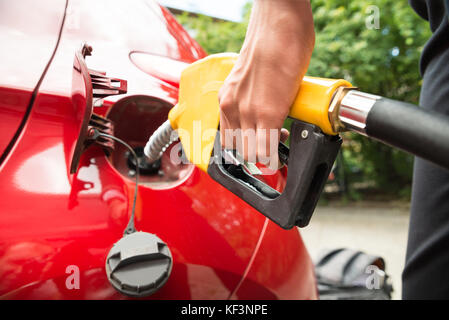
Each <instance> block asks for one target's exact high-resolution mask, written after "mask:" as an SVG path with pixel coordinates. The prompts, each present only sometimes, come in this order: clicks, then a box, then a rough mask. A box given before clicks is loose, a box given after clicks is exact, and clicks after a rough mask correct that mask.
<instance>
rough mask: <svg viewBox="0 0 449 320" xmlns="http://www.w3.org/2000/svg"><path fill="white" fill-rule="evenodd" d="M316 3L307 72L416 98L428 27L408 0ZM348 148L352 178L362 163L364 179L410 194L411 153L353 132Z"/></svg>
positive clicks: (384, 93)
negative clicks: (371, 25) (375, 18)
mask: <svg viewBox="0 0 449 320" xmlns="http://www.w3.org/2000/svg"><path fill="white" fill-rule="evenodd" d="M371 5H375V6H377V7H378V8H379V17H380V21H379V22H380V23H379V27H380V28H379V29H370V28H367V27H366V22H367V19H368V22H371V21H372V19H371V16H370V15H371V14H372V13H373V11H371V10H369V9H370V8H369V6H371ZM312 6H313V12H314V21H315V32H316V46H315V50H314V53H313V57H312V61H311V63H310V67H309V70H308V74H309V75H313V76H319V77H327V78H345V79H346V80H349V81H350V82H351V83H353V84H354V85H355V86H358V87H360V88H361V89H362V90H363V91H365V92H370V93H374V94H378V95H381V96H385V97H389V98H392V99H398V100H403V101H409V102H412V103H418V97H419V92H420V87H421V77H420V75H419V56H420V53H421V50H422V47H423V45H424V43H425V41H426V39H428V37H429V36H430V31H429V27H428V25H427V23H426V22H425V21H423V20H422V19H420V18H419V17H418V16H417V15H416V14H415V13H414V12H413V10H412V9H411V7H410V6H409V5H408V2H407V1H406V0H376V1H375V0H369V1H367V0H363V1H351V0H346V1H344V0H343V1H342V0H339V1H337V0H335V1H329V0H314V1H312ZM348 141H349V142H350V143H348ZM344 150H345V152H344V156H345V157H344V159H345V164H346V167H347V168H346V170H347V173H348V175H349V176H351V175H352V176H353V177H352V180H354V179H355V177H354V174H353V173H354V171H356V170H355V168H357V167H358V168H359V169H361V171H362V175H361V177H360V178H361V179H362V180H365V181H366V180H370V181H374V183H375V186H376V187H377V188H379V189H381V190H382V191H386V192H393V193H395V194H398V195H401V196H405V197H407V196H408V195H409V190H410V187H409V185H410V182H411V172H412V166H413V158H412V157H411V156H410V155H408V154H405V153H403V152H401V151H398V150H394V149H392V148H390V147H388V146H385V145H383V144H381V143H379V142H375V141H371V140H368V139H366V138H364V137H361V136H359V135H355V134H348V135H347V139H346V143H345V145H344Z"/></svg>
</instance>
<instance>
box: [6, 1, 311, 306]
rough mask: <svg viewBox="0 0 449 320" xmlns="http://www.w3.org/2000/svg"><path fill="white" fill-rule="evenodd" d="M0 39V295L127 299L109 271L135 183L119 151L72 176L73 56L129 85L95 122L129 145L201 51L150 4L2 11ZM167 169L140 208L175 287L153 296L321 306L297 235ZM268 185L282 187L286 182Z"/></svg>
mask: <svg viewBox="0 0 449 320" xmlns="http://www.w3.org/2000/svg"><path fill="white" fill-rule="evenodd" d="M0 39H1V40H2V49H1V50H0V156H1V158H0V160H1V163H0V298H2V299H127V298H128V297H126V296H124V295H122V294H120V293H119V292H117V291H116V290H115V289H114V288H113V287H112V286H111V285H110V284H109V282H108V279H107V276H106V273H105V260H106V256H107V254H108V252H109V250H110V248H111V247H112V245H113V244H114V243H115V242H116V241H118V240H119V239H120V238H121V237H122V234H123V230H124V228H125V226H126V224H127V221H128V218H129V214H130V205H131V204H132V201H131V200H132V197H133V192H134V180H133V178H132V177H130V176H129V175H128V174H127V170H128V169H127V168H126V166H125V165H124V163H125V162H124V161H123V158H124V156H125V150H124V149H123V148H121V147H120V146H118V145H116V148H115V150H114V151H113V152H112V154H111V155H110V156H107V155H106V154H105V152H104V151H103V150H102V149H101V148H100V147H98V146H91V147H90V148H88V149H87V150H86V151H85V152H84V153H83V154H82V156H81V160H80V163H79V169H78V171H77V172H76V173H75V174H71V173H70V161H71V158H72V156H73V152H74V147H75V144H76V141H77V139H78V134H79V128H80V125H81V122H82V115H83V114H84V112H85V110H84V109H83V108H86V106H85V105H82V104H79V103H76V102H75V101H74V99H72V92H73V88H74V86H75V87H76V83H72V72H73V61H74V56H75V52H76V51H77V50H79V48H80V45H81V43H82V42H83V41H85V42H87V43H88V44H89V45H91V46H92V47H93V52H92V56H91V57H88V58H87V65H88V67H89V68H92V69H95V70H102V71H105V72H107V75H108V76H112V77H117V78H120V79H125V80H127V82H128V90H127V93H126V94H122V95H116V96H111V97H107V98H105V99H97V100H96V101H94V107H93V109H94V110H93V111H94V112H95V113H97V114H100V115H104V116H106V117H107V118H110V119H112V120H113V122H114V124H115V134H116V135H117V136H118V137H120V138H122V139H123V140H125V141H127V142H128V143H129V144H131V145H133V146H137V145H142V144H144V142H146V140H147V139H148V137H149V136H150V134H151V133H152V131H154V130H155V129H156V128H157V127H158V126H159V125H160V124H161V123H162V122H163V121H164V120H165V119H166V116H167V112H168V110H169V109H170V107H171V106H173V105H174V104H175V103H176V101H177V94H178V80H179V74H180V72H181V70H182V68H183V67H184V66H185V65H186V64H187V63H191V62H193V61H195V60H197V59H199V58H202V57H204V56H205V52H204V51H203V50H202V49H201V47H200V46H199V45H198V44H197V43H196V42H195V41H194V40H192V39H191V38H190V37H189V35H188V34H187V33H186V31H185V30H184V29H183V28H182V27H181V26H180V25H179V24H178V23H177V22H176V20H175V19H174V18H173V16H172V15H171V14H170V13H169V12H168V11H167V10H166V9H164V8H163V7H160V6H159V5H158V4H156V3H155V2H153V1H150V0H149V1H109V0H108V1H106V0H103V1H87V0H81V1H68V4H67V3H65V2H64V1H56V0H54V1H53V0H45V1H44V0H43V1H32V0H26V1H25V0H23V1H4V2H1V4H0ZM58 39H59V41H58ZM164 159H165V160H164ZM164 159H163V161H165V164H163V169H164V171H165V174H164V175H163V176H161V177H155V178H154V177H148V178H145V177H143V178H142V183H141V184H140V185H139V196H138V200H137V206H136V228H137V229H138V230H142V231H146V232H150V233H154V234H156V235H157V236H158V237H160V238H161V239H163V240H164V241H165V242H166V243H167V244H168V246H169V248H170V250H171V252H172V255H173V269H172V272H171V275H170V277H169V279H168V281H167V283H166V284H165V285H164V286H163V287H162V288H161V289H160V290H159V291H158V292H157V293H155V294H154V295H152V296H150V297H149V298H151V299H314V298H317V290H316V283H315V277H314V272H313V264H312V262H311V260H310V257H309V255H308V252H307V250H306V248H305V246H304V244H303V242H302V239H301V236H300V234H299V232H298V230H297V229H296V228H294V229H292V230H289V231H286V230H283V229H281V228H280V227H278V226H276V225H275V224H274V223H272V222H270V221H268V220H267V219H266V218H265V217H264V216H263V215H261V214H259V213H258V212H257V211H256V210H254V209H253V208H252V207H250V206H248V205H247V204H246V203H244V202H243V201H242V200H240V199H239V198H238V197H236V196H234V195H233V194H232V193H231V192H229V191H227V190H226V189H225V188H223V187H222V186H220V185H219V184H217V183H216V182H214V181H213V180H212V179H210V178H209V177H208V176H207V175H206V174H205V173H204V172H202V171H200V170H198V169H197V168H196V167H194V166H192V165H183V166H182V167H177V166H176V165H175V164H172V163H170V161H169V160H167V158H164ZM268 182H269V183H270V184H271V185H272V186H273V187H276V188H278V189H281V188H282V187H283V184H284V183H285V172H280V173H279V174H277V175H276V176H273V177H270V179H269V181H268ZM74 268H75V269H74ZM73 270H76V272H78V271H79V272H78V274H77V275H78V276H79V285H78V286H76V287H75V288H74V287H73V286H68V285H67V281H68V278H69V277H70V276H71V275H74V274H75V273H73V272H74V271H73Z"/></svg>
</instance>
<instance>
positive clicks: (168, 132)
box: [144, 120, 178, 163]
mask: <svg viewBox="0 0 449 320" xmlns="http://www.w3.org/2000/svg"><path fill="white" fill-rule="evenodd" d="M177 139H178V135H177V134H176V131H175V130H174V129H173V128H172V126H171V124H170V121H169V120H167V121H165V122H164V123H163V124H162V125H161V126H160V127H159V128H157V129H156V131H154V133H153V134H152V135H151V137H150V139H149V140H148V142H147V144H146V145H145V148H144V153H145V155H146V156H147V158H148V159H147V161H148V163H155V162H156V161H158V160H159V159H160V158H161V156H162V154H163V153H164V151H165V150H166V149H167V148H168V147H169V146H170V144H171V143H172V142H174V141H176V140H177Z"/></svg>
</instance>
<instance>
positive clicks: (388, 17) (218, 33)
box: [177, 0, 430, 199]
mask: <svg viewBox="0 0 449 320" xmlns="http://www.w3.org/2000/svg"><path fill="white" fill-rule="evenodd" d="M373 5H374V6H377V7H378V8H379V13H380V16H379V17H380V21H379V22H380V24H379V27H380V28H379V29H370V28H367V27H366V21H367V19H370V14H372V13H373V12H372V11H370V6H373ZM312 10H313V15H314V21H315V32H316V45H315V50H314V53H313V56H312V60H311V63H310V66H309V69H308V73H307V74H308V75H311V76H318V77H327V78H344V79H346V80H348V81H350V82H351V83H352V84H353V85H355V86H357V87H359V88H361V90H363V91H365V92H370V93H373V94H378V95H381V96H385V97H389V98H392V99H398V100H403V101H408V102H412V103H415V104H417V103H418V98H419V92H420V87H421V76H420V74H419V56H420V53H421V51H422V48H423V46H424V44H425V42H426V39H428V38H429V36H430V30H429V26H428V24H427V23H426V21H424V20H422V19H421V18H420V17H418V16H417V15H416V14H415V12H414V11H413V10H412V9H411V7H410V6H409V5H408V2H407V1H406V0H369V1H367V0H358V1H353V0H314V1H312ZM250 11H251V4H250V3H248V4H247V5H246V6H245V9H244V14H243V17H244V18H243V21H242V23H235V22H228V21H217V20H214V19H212V18H210V17H206V16H202V15H199V16H191V15H189V14H187V13H183V14H181V15H178V16H177V18H178V20H179V21H180V22H181V24H183V25H184V27H185V28H186V29H187V30H188V31H189V32H190V33H191V34H192V35H193V36H194V37H195V39H196V40H197V41H198V42H199V43H200V44H201V45H202V46H203V48H204V49H205V50H206V51H207V52H208V53H209V54H212V53H218V52H226V51H228V52H238V51H239V50H240V48H241V45H242V43H243V40H244V38H245V32H246V27H247V24H248V21H249V15H250ZM369 21H372V20H369ZM344 141H345V142H344V144H343V148H342V157H340V161H339V163H340V166H339V167H340V170H341V171H342V174H339V175H338V176H340V177H341V176H343V177H345V178H344V180H345V181H347V182H348V183H347V184H346V185H347V187H346V188H345V190H346V192H345V193H344V196H345V197H346V198H349V199H359V198H361V197H366V195H367V194H370V195H372V194H380V195H390V196H393V197H396V198H397V197H401V198H403V199H409V197H410V184H411V176H412V167H413V157H412V156H410V155H408V154H405V153H404V152H402V151H399V150H395V149H392V148H390V147H388V146H385V145H383V144H381V143H379V142H376V141H372V140H369V139H366V138H364V137H362V136H359V135H356V134H352V133H344ZM341 159H343V160H341ZM364 190H365V191H369V192H364Z"/></svg>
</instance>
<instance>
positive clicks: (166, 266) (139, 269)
mask: <svg viewBox="0 0 449 320" xmlns="http://www.w3.org/2000/svg"><path fill="white" fill-rule="evenodd" d="M172 265H173V262H172V256H171V253H170V250H169V248H168V246H167V244H166V243H165V242H164V241H162V240H161V239H159V238H158V237H157V236H156V235H154V234H151V233H147V232H134V233H131V234H129V235H126V236H125V237H123V238H122V239H120V240H119V241H118V242H117V243H115V244H114V246H113V247H112V249H111V251H109V254H108V257H107V259H106V274H107V276H108V279H109V282H110V283H111V284H112V286H113V287H114V288H115V289H117V290H118V291H120V292H121V293H123V294H126V295H128V296H131V297H145V296H149V295H151V294H153V293H155V292H156V291H157V290H159V289H160V288H161V287H162V286H163V285H164V284H165V282H166V281H167V280H168V277H169V276H170V272H171V269H172Z"/></svg>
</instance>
